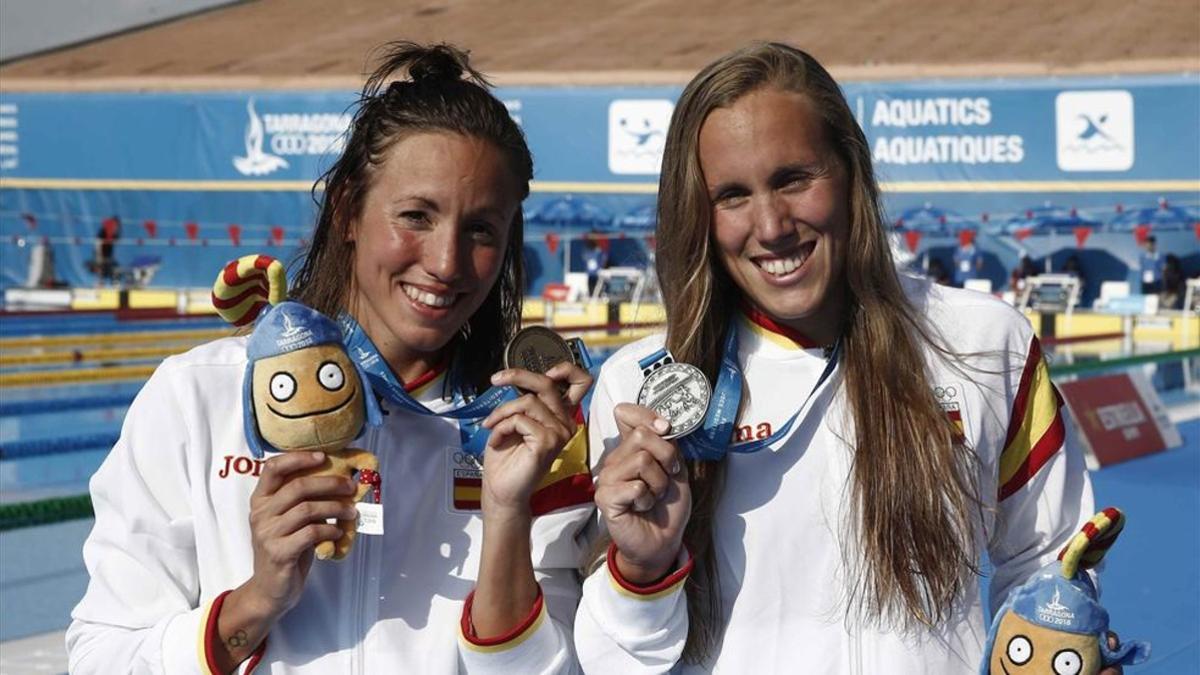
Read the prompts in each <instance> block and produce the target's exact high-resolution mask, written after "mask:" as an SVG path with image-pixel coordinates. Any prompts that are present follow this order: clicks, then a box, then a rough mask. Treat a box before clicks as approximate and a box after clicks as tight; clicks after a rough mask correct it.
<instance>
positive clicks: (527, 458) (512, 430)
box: [481, 361, 592, 518]
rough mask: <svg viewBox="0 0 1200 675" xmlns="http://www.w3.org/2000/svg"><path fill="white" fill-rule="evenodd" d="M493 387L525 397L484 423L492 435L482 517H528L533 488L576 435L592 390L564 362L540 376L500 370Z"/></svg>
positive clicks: (589, 379)
mask: <svg viewBox="0 0 1200 675" xmlns="http://www.w3.org/2000/svg"><path fill="white" fill-rule="evenodd" d="M492 384H494V385H511V386H514V387H517V388H518V389H521V390H523V391H525V392H526V393H525V394H523V395H522V396H521V397H520V398H517V399H516V400H513V401H509V402H508V403H505V404H503V405H501V406H500V407H498V408H496V409H495V410H494V411H492V414H490V415H488V417H487V418H486V419H485V420H484V421H483V427H484V428H486V429H490V430H491V432H492V433H491V437H490V438H489V439H488V444H487V448H486V449H485V450H484V455H483V465H484V470H483V490H482V495H481V505H482V509H483V512H484V515H485V518H486V517H487V514H489V513H491V512H494V511H507V512H511V513H517V514H522V515H524V516H526V517H528V514H529V498H530V497H531V496H532V494H533V491H534V488H535V487H537V484H538V482H539V481H540V480H541V479H542V477H543V476H545V475H546V472H547V471H549V470H550V465H551V464H552V463H553V462H554V458H556V457H558V453H559V452H560V451H561V450H562V448H563V446H564V445H566V444H567V441H570V440H571V437H572V436H574V435H575V431H576V424H575V416H574V411H575V408H576V406H578V405H579V403H580V401H582V400H583V396H584V394H585V393H587V390H588V389H589V388H590V387H591V386H592V376H591V375H590V374H588V372H587V371H586V370H584V369H582V368H580V367H579V366H577V365H575V364H574V363H572V362H569V361H563V362H560V363H558V364H557V365H555V366H553V367H552V368H550V369H549V370H547V371H546V372H545V374H538V373H535V372H531V371H529V370H525V369H523V368H509V369H506V370H502V371H500V372H498V373H496V374H495V375H493V376H492ZM564 391H565V393H563V392H564Z"/></svg>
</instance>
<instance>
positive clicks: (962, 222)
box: [896, 202, 978, 237]
mask: <svg viewBox="0 0 1200 675" xmlns="http://www.w3.org/2000/svg"><path fill="white" fill-rule="evenodd" d="M976 227H978V226H977V225H976V224H975V223H974V222H973V221H971V220H970V219H968V218H966V217H964V216H962V215H959V214H957V213H955V212H953V211H949V210H946V209H942V208H938V207H936V206H933V205H932V204H930V203H928V202H926V203H925V204H924V205H923V206H917V207H913V208H909V209H905V210H904V211H903V212H901V214H900V217H899V218H897V219H896V228H897V229H901V230H911V231H915V232H920V233H922V234H926V235H929V236H931V237H950V236H954V235H957V234H958V233H959V232H961V231H962V230H974V229H976Z"/></svg>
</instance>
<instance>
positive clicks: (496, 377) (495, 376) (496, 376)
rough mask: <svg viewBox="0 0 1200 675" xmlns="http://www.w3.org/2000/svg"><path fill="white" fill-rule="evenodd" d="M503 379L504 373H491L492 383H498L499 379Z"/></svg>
mask: <svg viewBox="0 0 1200 675" xmlns="http://www.w3.org/2000/svg"><path fill="white" fill-rule="evenodd" d="M502 379H504V373H503V372H499V373H492V384H499V382H500V380H502Z"/></svg>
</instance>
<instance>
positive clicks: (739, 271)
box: [699, 87, 850, 344]
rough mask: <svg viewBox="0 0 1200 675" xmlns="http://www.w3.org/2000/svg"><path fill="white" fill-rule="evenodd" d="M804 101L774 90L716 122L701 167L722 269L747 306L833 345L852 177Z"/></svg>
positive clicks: (752, 96)
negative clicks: (738, 290) (745, 300)
mask: <svg viewBox="0 0 1200 675" xmlns="http://www.w3.org/2000/svg"><path fill="white" fill-rule="evenodd" d="M826 136H827V134H826V132H825V129H824V124H823V122H822V120H821V118H820V116H819V115H818V114H817V113H816V110H815V108H814V107H813V105H812V103H811V102H810V101H809V100H808V99H807V98H806V97H805V96H803V95H802V94H797V93H792V92H784V91H780V90H778V89H774V88H771V87H767V88H762V89H758V90H755V91H752V92H750V93H749V94H747V95H745V96H743V97H741V98H739V99H738V100H737V101H735V102H734V103H733V104H732V105H731V106H729V107H727V108H718V109H716V110H714V111H713V112H712V113H711V114H709V116H708V118H707V119H706V120H705V121H704V125H703V126H702V127H701V129H700V143H699V154H700V167H701V170H702V171H703V173H704V182H705V185H706V188H707V190H708V196H709V200H710V202H711V204H712V226H713V230H712V232H713V239H714V241H715V242H716V245H717V252H718V256H719V258H720V260H721V264H722V266H723V267H724V268H725V271H726V272H727V273H728V274H729V276H730V278H731V279H732V280H733V282H734V283H735V284H737V286H738V288H740V289H741V291H742V293H743V295H744V296H745V298H746V299H747V300H748V301H750V302H751V303H752V304H754V305H756V306H757V307H758V308H759V309H761V310H763V311H764V312H766V313H767V314H769V315H771V316H772V317H773V318H774V319H776V320H778V321H780V322H781V323H784V324H786V325H788V326H791V327H792V328H795V329H797V330H799V331H800V332H802V333H804V334H805V335H807V336H808V337H810V338H812V339H814V340H816V341H818V342H821V343H826V344H828V343H831V342H833V340H834V339H835V338H836V337H837V335H838V332H839V330H840V326H841V317H842V311H843V308H844V305H845V292H844V289H843V281H842V269H843V266H844V261H845V256H846V248H847V244H846V242H847V239H848V237H849V232H850V223H849V215H848V201H847V180H846V171H845V169H844V168H843V167H842V165H841V162H839V161H838V158H837V154H836V153H835V152H834V149H833V147H832V146H831V145H830V144H829V141H828V139H827V138H826Z"/></svg>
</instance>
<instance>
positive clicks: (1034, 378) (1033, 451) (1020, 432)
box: [999, 337, 1066, 499]
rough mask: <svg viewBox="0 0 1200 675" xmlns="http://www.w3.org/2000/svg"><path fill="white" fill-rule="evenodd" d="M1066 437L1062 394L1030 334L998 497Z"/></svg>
mask: <svg viewBox="0 0 1200 675" xmlns="http://www.w3.org/2000/svg"><path fill="white" fill-rule="evenodd" d="M1065 439H1066V427H1065V426H1064V424H1063V418H1062V396H1060V395H1059V393H1058V389H1056V388H1055V387H1054V383H1053V382H1051V381H1050V369H1049V368H1047V367H1046V361H1045V359H1043V358H1042V346H1041V343H1039V342H1038V339H1037V338H1036V337H1035V338H1033V341H1032V343H1031V344H1030V348H1029V356H1028V358H1027V359H1026V360H1025V368H1024V370H1023V371H1022V372H1021V382H1020V384H1019V385H1018V387H1017V396H1016V399H1015V401H1014V402H1013V410H1012V416H1011V417H1010V418H1009V427H1008V436H1007V438H1006V439H1005V441H1004V450H1003V452H1001V453H1000V471H999V485H1000V489H999V497H1000V499H1005V498H1007V497H1008V496H1009V495H1011V494H1013V493H1015V492H1016V491H1018V490H1020V489H1021V488H1022V487H1024V486H1025V484H1026V483H1028V482H1029V480H1030V479H1032V478H1033V477H1034V476H1035V475H1037V472H1038V471H1039V470H1040V469H1041V468H1042V467H1043V466H1045V465H1046V463H1047V462H1049V461H1050V459H1051V458H1052V457H1054V455H1055V453H1057V452H1058V450H1059V448H1061V447H1062V445H1063V441H1064V440H1065Z"/></svg>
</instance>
